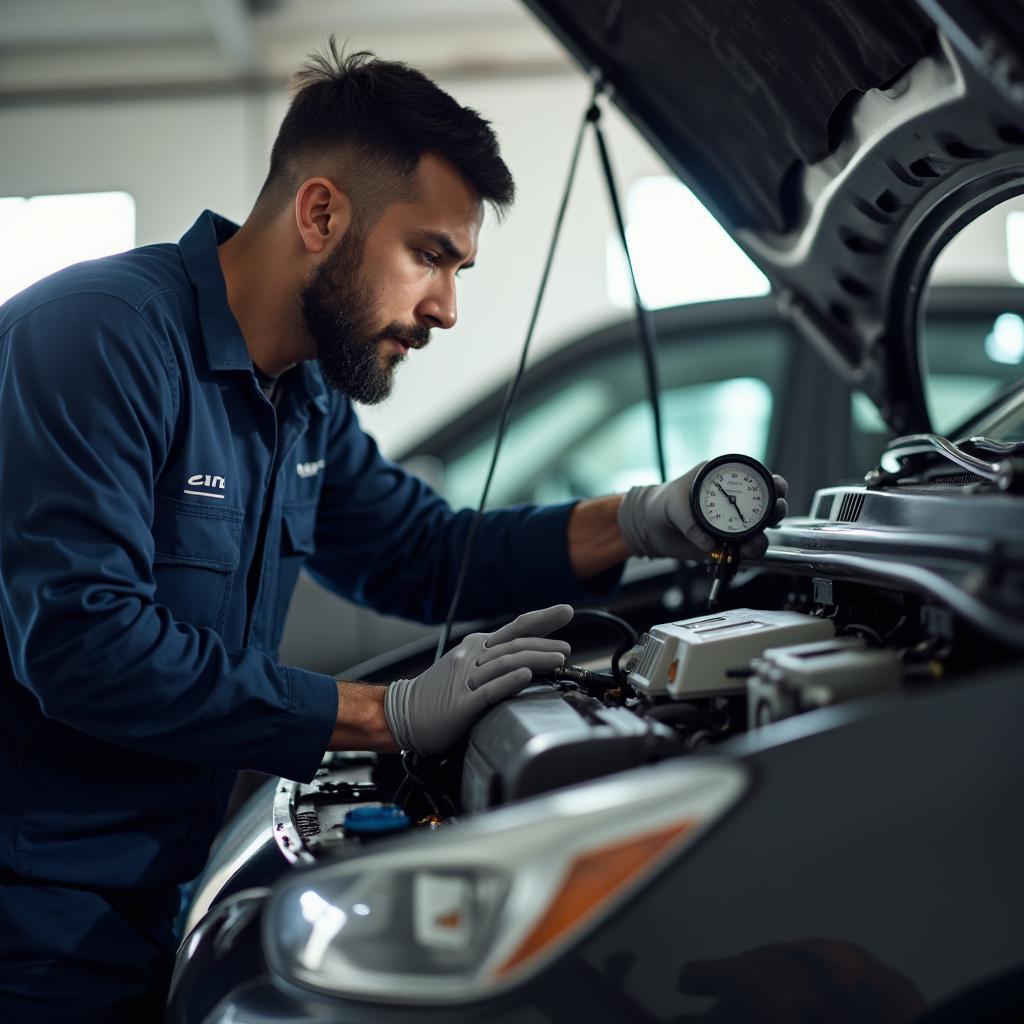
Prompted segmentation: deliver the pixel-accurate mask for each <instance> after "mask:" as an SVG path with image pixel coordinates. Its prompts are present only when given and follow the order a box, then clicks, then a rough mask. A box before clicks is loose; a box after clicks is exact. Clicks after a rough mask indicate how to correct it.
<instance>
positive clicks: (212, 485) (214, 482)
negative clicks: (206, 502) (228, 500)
mask: <svg viewBox="0 0 1024 1024" xmlns="http://www.w3.org/2000/svg"><path fill="white" fill-rule="evenodd" d="M189 487H202V488H203V490H201V491H198V490H195V491H191V490H189ZM223 490H224V477H222V476H211V475H210V474H209V473H194V474H193V475H192V476H190V477H189V478H188V487H186V488H185V493H186V494H196V495H198V496H199V497H200V498H220V499H221V500H223V499H224V495H223V494H218V493H217V491H223Z"/></svg>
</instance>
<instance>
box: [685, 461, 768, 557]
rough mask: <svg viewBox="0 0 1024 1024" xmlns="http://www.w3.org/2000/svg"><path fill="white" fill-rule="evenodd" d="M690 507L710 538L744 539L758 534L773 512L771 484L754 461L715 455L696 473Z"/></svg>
mask: <svg viewBox="0 0 1024 1024" xmlns="http://www.w3.org/2000/svg"><path fill="white" fill-rule="evenodd" d="M690 507H691V509H692V511H693V517H694V519H696V520H697V522H698V523H699V524H700V525H701V526H702V527H703V528H704V529H705V530H707V532H708V533H710V534H711V536H712V537H717V538H719V539H720V540H727V541H741V540H746V538H747V537H753V535H754V534H755V533H760V532H761V530H763V529H764V528H765V527H766V526H767V525H768V523H769V522H770V521H771V518H772V516H773V515H774V513H775V481H774V480H773V479H772V475H771V473H769V472H768V470H767V469H766V468H765V467H764V466H762V465H761V463H760V462H758V461H757V459H752V458H750V457H749V456H748V455H719V456H718V458H716V459H711V460H710V461H709V462H706V463H705V464H704V467H703V468H702V469H701V471H700V472H699V473H698V474H697V478H696V480H694V482H693V489H692V490H691V491H690Z"/></svg>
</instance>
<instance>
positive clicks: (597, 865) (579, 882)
mask: <svg viewBox="0 0 1024 1024" xmlns="http://www.w3.org/2000/svg"><path fill="white" fill-rule="evenodd" d="M696 825H697V821H696V819H694V818H687V819H684V820H683V821H681V822H679V823H678V824H675V825H672V826H670V827H669V828H663V829H658V830H657V831H654V832H648V833H647V834H646V835H642V836H639V837H637V838H636V839H629V840H627V841H626V842H622V843H612V844H610V845H608V846H604V847H601V848H600V849H597V850H591V851H589V852H588V853H586V854H584V855H583V856H581V857H578V858H576V860H574V861H573V862H572V863H571V864H570V865H569V870H568V872H567V873H566V876H565V878H564V880H563V881H562V884H561V886H560V887H559V889H558V891H557V892H556V893H555V895H554V897H553V898H552V900H551V903H550V905H549V906H548V909H547V910H546V911H545V913H544V914H543V915H542V916H541V918H540V920H538V921H537V923H536V924H535V925H534V927H533V928H532V929H531V930H530V933H529V934H528V935H527V936H526V938H525V939H523V941H522V943H520V945H519V947H518V948H517V949H516V951H515V952H514V953H513V954H512V955H511V956H510V957H509V958H508V959H507V960H506V961H505V962H504V963H503V964H501V966H500V967H499V968H498V969H497V970H496V971H495V977H497V978H500V977H503V976H504V975H506V974H508V973H509V972H510V971H512V970H514V969H515V968H517V967H518V966H519V965H520V964H522V963H523V962H524V961H526V960H529V959H530V958H531V957H532V956H535V955H536V954H537V953H539V952H541V950H543V949H544V948H545V947H547V946H549V945H550V944H551V943H552V942H555V941H556V940H557V939H559V938H561V937H562V936H563V935H565V934H566V933H567V932H568V931H570V930H571V929H573V928H574V927H576V926H577V925H580V924H582V923H584V922H585V921H586V919H587V918H588V917H590V915H592V914H594V913H596V912H597V910H599V909H600V907H601V906H602V905H603V904H604V903H606V902H607V901H608V900H609V899H611V898H612V897H613V896H614V895H615V894H616V892H618V891H619V889H621V888H622V887H623V886H624V885H627V884H628V883H629V882H631V881H633V880H634V879H636V878H637V876H638V875H639V874H641V872H643V870H644V869H645V868H648V867H653V863H652V862H654V861H656V860H658V859H659V855H661V854H662V853H664V852H665V851H666V849H667V848H668V847H670V846H672V845H673V844H674V843H675V842H676V841H678V840H681V839H683V838H684V837H685V836H686V835H687V834H688V833H689V832H691V831H692V830H693V829H694V827H695V826H696Z"/></svg>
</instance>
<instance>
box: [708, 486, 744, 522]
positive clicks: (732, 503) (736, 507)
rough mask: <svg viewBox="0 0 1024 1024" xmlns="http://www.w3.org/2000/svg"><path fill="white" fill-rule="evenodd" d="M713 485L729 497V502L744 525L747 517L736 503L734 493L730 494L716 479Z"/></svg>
mask: <svg viewBox="0 0 1024 1024" xmlns="http://www.w3.org/2000/svg"><path fill="white" fill-rule="evenodd" d="M715 486H716V487H717V488H718V489H719V490H720V491H721V492H722V493H723V494H724V495H725V496H726V497H727V498H728V499H729V502H730V504H731V505H732V507H733V508H734V509H736V515H738V516H739V517H740V522H741V523H743V525H744V526H746V524H747V517H746V516H745V515H744V514H743V513H742V512H741V511H740V507H739V505H738V504H737V503H736V495H735V494H730V493H729V492H728V491H727V490H726V489H725V488H724V487H723V486H722V485H721V484H720V483H718V482H717V481H716V483H715Z"/></svg>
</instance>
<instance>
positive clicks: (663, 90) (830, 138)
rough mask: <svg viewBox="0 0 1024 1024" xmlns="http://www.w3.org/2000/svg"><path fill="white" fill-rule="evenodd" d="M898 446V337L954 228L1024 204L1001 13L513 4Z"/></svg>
mask: <svg viewBox="0 0 1024 1024" xmlns="http://www.w3.org/2000/svg"><path fill="white" fill-rule="evenodd" d="M525 2H526V4H527V6H528V7H530V8H531V9H532V10H533V11H534V12H535V13H536V14H537V15H538V16H539V17H540V18H541V20H542V21H543V22H544V23H545V24H546V25H547V26H548V27H549V28H550V29H551V30H552V31H553V32H554V33H555V35H556V36H557V37H558V38H559V39H560V40H561V41H562V43H563V44H564V45H565V46H566V48H567V49H568V50H569V51H570V52H571V53H572V55H573V56H574V57H575V58H576V60H577V61H579V63H580V64H581V65H582V66H583V67H584V68H585V69H586V70H587V71H588V72H589V73H591V74H592V75H593V76H594V77H595V79H598V78H599V79H600V80H602V81H603V82H604V83H605V84H606V86H607V90H608V92H609V93H610V95H611V97H612V98H613V99H614V101H615V103H616V104H617V105H618V106H619V107H620V108H621V109H622V110H623V112H624V113H625V114H626V116H627V117H629V118H630V120H631V121H632V122H633V123H634V124H635V125H636V126H637V127H638V128H639V130H640V131H641V132H642V133H643V134H644V135H645V136H646V138H647V139H648V140H649V141H650V142H651V143H652V144H653V145H654V147H655V148H656V149H657V150H658V151H659V152H660V153H661V155H662V156H663V157H664V159H665V160H666V161H667V162H668V164H669V165H670V166H671V167H672V168H673V169H674V170H675V171H676V173H677V174H678V175H679V177H680V178H681V179H682V180H683V181H684V182H685V183H686V184H687V185H688V186H689V187H690V188H691V189H692V190H693V191H694V192H695V193H696V194H697V196H699V198H700V199H701V200H702V201H703V202H704V203H705V204H706V205H707V206H708V208H709V209H710V210H711V211H712V213H713V214H714V215H715V216H716V217H717V218H718V220H719V221H720V222H721V224H722V225H723V226H724V227H725V228H726V230H727V231H728V232H729V233H730V234H731V235H732V236H733V238H735V240H736V241H737V242H738V243H739V244H740V246H741V247H742V248H743V249H744V250H745V251H746V252H747V253H748V254H749V255H750V257H751V258H752V259H753V260H754V261H755V262H756V263H757V264H758V265H759V266H760V267H761V269H762V270H763V271H764V272H765V273H766V274H767V275H768V277H769V278H770V280H771V281H772V285H773V287H774V289H775V291H776V294H777V296H778V298H779V301H780V303H781V305H782V307H783V309H784V310H785V311H786V312H787V313H788V314H789V315H790V316H791V317H792V318H793V319H794V320H795V321H796V322H797V323H798V324H799V326H800V328H801V329H802V331H803V332H804V333H805V334H806V335H807V336H808V337H809V338H810V339H811V341H812V342H814V343H815V344H816V345H817V346H818V347H819V348H820V349H821V351H822V352H823V353H824V354H825V356H826V358H828V359H829V360H830V362H832V363H833V364H834V365H835V366H836V367H837V368H838V369H839V370H840V371H841V372H842V373H843V374H844V375H845V376H846V377H847V378H848V379H849V380H850V382H851V383H852V384H854V385H856V386H857V387H859V388H860V389H862V390H863V391H865V392H866V393H867V394H868V395H869V396H870V397H871V398H872V399H873V400H874V401H875V403H876V404H877V405H878V407H879V409H880V411H881V412H882V415H883V416H884V417H885V419H886V421H887V422H888V423H889V425H890V426H891V427H892V429H893V430H894V431H896V432H897V433H908V432H913V431H925V430H928V429H930V424H929V421H928V413H927V409H926V406H925V400H924V392H923V386H922V380H921V366H920V363H919V358H918V345H917V320H918V315H919V305H920V299H921V295H922V291H923V288H924V284H925V280H926V277H927V273H928V270H929V268H930V266H931V264H932V262H933V261H934V259H935V257H936V256H937V255H938V253H939V252H940V251H941V249H942V247H943V245H944V244H945V243H946V241H947V240H948V239H949V238H950V237H952V235H953V234H955V233H956V232H957V231H958V230H959V229H960V228H961V227H963V225H964V224H965V223H967V221H969V220H971V219H973V218H974V217H976V216H978V215H979V214H980V213H982V212H984V211H985V210H987V209H989V208H991V207H992V206H995V205H996V204H997V203H999V202H1001V201H1003V200H1004V199H1007V198H1009V197H1011V196H1012V195H1015V194H1018V193H1020V192H1022V191H1024V84H1022V83H1024V72H1021V71H1020V69H1021V67H1022V64H1024V62H1022V60H1021V57H1022V55H1024V9H1020V8H1017V7H1016V5H1013V4H1006V3H1005V0H916V2H915V0H888V2H886V3H885V4H882V3H879V2H878V0H629V2H624V0H525Z"/></svg>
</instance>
